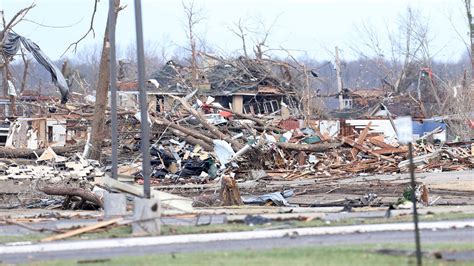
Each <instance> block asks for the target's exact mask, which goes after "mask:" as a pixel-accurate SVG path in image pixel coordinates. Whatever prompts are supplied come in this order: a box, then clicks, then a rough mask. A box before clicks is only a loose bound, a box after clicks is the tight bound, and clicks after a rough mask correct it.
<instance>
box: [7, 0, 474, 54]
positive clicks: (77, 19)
mask: <svg viewBox="0 0 474 266" xmlns="http://www.w3.org/2000/svg"><path fill="white" fill-rule="evenodd" d="M31 2H32V1H25V0H0V10H4V11H5V16H6V19H7V21H8V20H9V19H10V18H11V17H12V16H13V15H14V14H15V13H16V12H17V11H18V10H20V9H21V8H23V7H25V6H27V5H28V4H30V3H31ZM35 2H36V7H35V8H34V9H32V10H31V11H30V13H29V14H28V15H27V18H28V19H29V20H31V21H34V22H36V23H39V24H43V25H49V26H54V27H45V26H40V25H38V24H35V23H32V22H29V21H23V22H21V23H20V24H18V25H17V26H16V27H15V29H14V30H15V31H16V32H17V33H19V34H20V35H23V36H26V37H28V38H30V39H32V40H33V41H35V42H36V43H37V44H38V45H39V46H40V47H41V48H42V49H43V50H44V51H45V53H46V54H47V55H49V56H50V57H51V58H52V59H59V57H60V56H61V54H62V53H63V52H64V50H65V49H66V48H67V47H68V46H69V44H70V43H72V42H74V41H76V40H77V39H79V38H80V37H81V36H82V35H83V34H84V33H85V32H86V31H87V29H88V27H89V23H90V16H91V14H92V10H93V3H94V1H93V0H36V1H35ZM121 2H122V5H127V8H126V9H125V10H123V11H121V12H120V14H119V18H118V24H117V41H118V42H119V44H120V46H121V47H126V46H127V45H129V44H130V43H131V42H134V41H135V23H134V8H133V1H132V0H122V1H121ZM195 6H196V7H198V8H201V9H202V10H203V14H204V17H205V20H203V21H202V22H201V23H200V24H199V25H198V30H197V31H198V33H199V35H200V36H202V37H201V38H203V39H205V40H206V41H207V43H208V44H209V45H211V46H213V47H215V49H216V50H217V51H220V52H223V53H230V52H232V51H235V50H236V49H239V48H240V47H241V45H240V40H239V39H238V38H237V37H236V36H235V35H233V34H232V33H231V32H230V31H229V30H228V27H229V26H231V25H232V24H233V23H235V22H237V21H238V20H239V18H242V20H243V21H244V23H247V24H249V25H250V26H252V25H253V26H255V22H256V21H263V23H264V25H266V27H270V25H272V24H274V25H273V27H272V29H271V34H270V37H269V39H268V45H269V46H270V47H271V48H280V47H285V48H287V49H292V50H294V51H295V52H294V53H298V52H296V51H306V52H307V53H308V54H309V55H310V56H312V57H314V58H316V59H320V60H327V59H332V53H333V50H334V46H336V45H337V46H339V47H340V48H341V49H342V56H343V57H344V58H346V59H354V58H356V57H357V56H356V53H354V52H353V47H362V49H364V48H363V45H362V44H363V41H362V40H363V39H364V38H365V37H364V36H363V34H361V33H360V32H358V30H357V29H360V28H361V27H362V24H363V23H365V24H370V25H372V26H373V27H374V29H376V31H377V33H378V35H380V36H381V38H382V39H383V38H386V36H387V33H386V29H387V28H388V29H391V30H395V29H396V28H397V21H398V20H399V17H400V15H402V14H403V13H404V12H405V11H406V9H407V7H408V6H410V7H412V8H414V9H418V10H420V11H421V15H422V16H423V18H424V19H425V20H426V21H429V25H430V30H431V31H430V38H431V39H432V40H433V41H432V49H431V50H432V52H433V53H436V58H438V59H440V60H457V59H459V57H460V56H461V55H462V53H464V52H465V51H466V48H465V45H464V44H463V41H462V40H461V37H460V35H461V36H462V37H464V38H465V39H466V40H467V30H468V28H467V26H466V22H465V14H464V10H463V5H462V0H444V1H441V0H359V1H354V0H225V1H223V0H195ZM142 8H143V24H144V35H145V40H146V41H148V42H149V43H151V44H156V45H160V44H161V45H164V46H166V47H167V48H168V47H169V48H168V50H169V51H172V50H174V49H176V48H177V47H179V46H184V45H185V41H186V37H185V32H184V21H185V18H184V12H183V7H182V3H181V1H179V0H143V1H142ZM107 9H108V0H101V1H100V2H99V4H98V10H97V14H96V19H95V23H94V28H95V32H96V35H95V38H93V36H92V35H90V36H89V37H88V38H86V39H85V40H84V41H83V42H81V43H80V46H79V49H84V47H90V46H92V45H94V44H97V43H100V42H101V41H102V36H103V32H104V26H105V22H106V17H107ZM383 48H384V49H388V46H387V44H386V45H385V46H384V47H383ZM65 56H68V57H74V54H73V53H72V52H69V53H67V54H66V55H65Z"/></svg>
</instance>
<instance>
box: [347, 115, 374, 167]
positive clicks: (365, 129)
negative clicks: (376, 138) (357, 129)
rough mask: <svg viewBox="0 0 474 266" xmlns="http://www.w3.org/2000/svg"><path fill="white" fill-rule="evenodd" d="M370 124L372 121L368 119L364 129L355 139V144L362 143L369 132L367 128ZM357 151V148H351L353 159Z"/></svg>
mask: <svg viewBox="0 0 474 266" xmlns="http://www.w3.org/2000/svg"><path fill="white" fill-rule="evenodd" d="M371 125H372V121H369V123H368V124H367V126H365V128H364V130H362V132H361V133H360V135H359V138H357V141H356V143H357V144H362V143H364V140H365V138H367V134H369V129H370V126H371ZM357 153H358V151H357V148H352V149H351V155H352V158H353V159H354V160H355V159H357V157H356V156H357Z"/></svg>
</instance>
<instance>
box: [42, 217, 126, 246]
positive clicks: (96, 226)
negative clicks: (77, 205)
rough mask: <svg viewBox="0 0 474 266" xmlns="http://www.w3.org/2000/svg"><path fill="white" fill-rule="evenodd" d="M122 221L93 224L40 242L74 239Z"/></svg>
mask: <svg viewBox="0 0 474 266" xmlns="http://www.w3.org/2000/svg"><path fill="white" fill-rule="evenodd" d="M121 220H123V218H121V217H120V218H114V219H111V220H108V221H102V222H98V223H96V224H92V225H89V226H85V227H82V228H79V229H75V230H71V231H68V232H66V233H63V234H59V235H54V236H50V237H46V238H43V239H41V240H40V242H43V243H44V242H51V241H56V240H61V239H65V238H69V237H72V236H77V235H80V234H83V233H87V232H91V231H94V230H96V229H99V228H102V227H106V226H109V225H112V224H115V223H117V222H120V221H121Z"/></svg>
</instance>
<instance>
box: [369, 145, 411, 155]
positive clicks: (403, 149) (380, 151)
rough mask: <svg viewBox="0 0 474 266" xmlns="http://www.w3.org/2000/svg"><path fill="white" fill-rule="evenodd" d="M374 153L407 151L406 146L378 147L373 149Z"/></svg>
mask: <svg viewBox="0 0 474 266" xmlns="http://www.w3.org/2000/svg"><path fill="white" fill-rule="evenodd" d="M373 151H374V152H375V153H377V154H383V155H385V154H396V153H406V152H408V148H407V147H405V146H404V147H401V148H395V147H393V148H383V149H379V150H373Z"/></svg>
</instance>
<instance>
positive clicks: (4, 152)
mask: <svg viewBox="0 0 474 266" xmlns="http://www.w3.org/2000/svg"><path fill="white" fill-rule="evenodd" d="M84 144H85V142H84V141H82V142H80V143H78V144H76V145H70V146H64V147H51V148H52V149H53V151H54V152H55V153H56V154H58V155H63V154H65V153H71V152H76V151H78V150H81V149H82V148H84ZM45 150H46V149H36V150H30V149H11V148H5V147H0V157H3V158H37V156H39V155H41V154H43V152H44V151H45Z"/></svg>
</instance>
